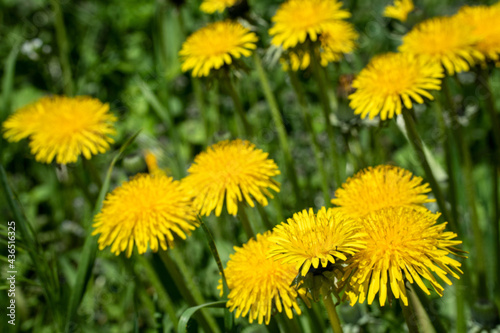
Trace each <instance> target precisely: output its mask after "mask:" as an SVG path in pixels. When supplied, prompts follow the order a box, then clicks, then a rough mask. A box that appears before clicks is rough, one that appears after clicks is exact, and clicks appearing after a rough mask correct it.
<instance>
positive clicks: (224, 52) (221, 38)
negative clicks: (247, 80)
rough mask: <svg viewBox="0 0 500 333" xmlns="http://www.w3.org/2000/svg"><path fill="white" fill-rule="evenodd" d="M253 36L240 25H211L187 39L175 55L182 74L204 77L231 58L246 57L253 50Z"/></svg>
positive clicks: (231, 60)
mask: <svg viewBox="0 0 500 333" xmlns="http://www.w3.org/2000/svg"><path fill="white" fill-rule="evenodd" d="M257 40H258V38H257V35H256V34H255V33H253V32H251V31H250V30H248V29H247V28H245V27H244V26H242V25H241V24H240V23H237V22H232V21H223V22H215V23H211V24H209V25H207V26H205V27H203V28H201V29H199V30H198V31H196V32H194V33H193V34H192V35H191V36H189V37H188V38H187V39H186V41H185V42H184V44H182V49H181V50H180V52H179V55H180V57H181V60H182V67H181V68H182V71H183V72H186V71H188V70H193V72H192V75H193V76H200V77H201V76H208V75H209V74H210V71H211V70H212V69H215V70H216V69H219V68H221V67H222V66H224V65H230V64H231V63H232V62H233V60H234V59H239V58H241V56H244V57H248V56H250V55H251V54H252V50H254V49H256V48H257V46H256V44H255V43H256V42H257Z"/></svg>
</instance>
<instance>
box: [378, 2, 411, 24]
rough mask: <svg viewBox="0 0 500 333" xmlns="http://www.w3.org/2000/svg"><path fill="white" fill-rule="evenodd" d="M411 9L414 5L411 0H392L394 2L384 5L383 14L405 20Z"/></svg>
mask: <svg viewBox="0 0 500 333" xmlns="http://www.w3.org/2000/svg"><path fill="white" fill-rule="evenodd" d="M413 9H415V6H414V5H413V1H412V0H394V4H392V5H389V6H387V7H385V9H384V16H385V17H391V18H393V19H396V20H399V21H401V22H406V19H407V18H408V14H410V13H411V12H412V11H413Z"/></svg>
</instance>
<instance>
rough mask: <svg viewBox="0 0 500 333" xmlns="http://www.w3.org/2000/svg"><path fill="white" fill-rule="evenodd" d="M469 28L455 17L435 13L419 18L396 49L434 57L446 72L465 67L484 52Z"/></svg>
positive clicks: (482, 56) (465, 68) (473, 62)
mask: <svg viewBox="0 0 500 333" xmlns="http://www.w3.org/2000/svg"><path fill="white" fill-rule="evenodd" d="M477 42H478V37H477V36H475V35H474V33H473V31H472V28H471V27H470V26H469V25H466V24H463V22H462V21H461V20H459V19H457V18H456V17H436V18H432V19H428V20H426V21H424V22H421V23H420V24H418V25H417V26H415V27H414V28H413V29H412V30H411V31H410V32H409V33H408V34H406V36H404V37H403V44H402V45H401V46H400V47H399V51H400V52H403V53H410V54H413V55H415V56H418V57H423V58H425V59H428V60H431V61H436V62H438V63H440V64H441V65H443V66H444V68H445V69H446V71H447V72H448V74H449V75H453V74H454V73H455V72H463V71H468V70H469V68H470V66H472V65H474V64H475V62H476V61H477V60H483V59H484V55H483V54H482V53H481V52H479V51H478V50H477V49H476V47H475V45H476V43H477Z"/></svg>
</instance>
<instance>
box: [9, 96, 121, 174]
mask: <svg viewBox="0 0 500 333" xmlns="http://www.w3.org/2000/svg"><path fill="white" fill-rule="evenodd" d="M115 121H116V118H115V116H114V115H113V114H112V113H110V112H109V105H108V104H103V103H101V102H100V101H99V100H98V99H95V98H91V97H88V96H78V97H66V96H50V97H43V98H41V99H40V100H38V101H37V102H35V103H33V104H30V105H27V106H25V107H23V108H21V109H19V110H18V111H16V112H15V113H14V114H12V115H11V116H10V117H9V118H8V119H7V120H6V121H5V122H4V123H3V129H4V138H6V139H7V140H8V141H11V142H17V141H20V140H22V139H24V138H29V141H30V142H29V145H30V148H31V153H32V154H33V155H34V156H35V159H36V161H38V162H42V163H51V162H52V161H53V160H55V161H56V162H57V163H60V164H67V163H74V162H76V161H77V160H78V156H80V155H83V156H84V157H85V158H86V159H90V158H91V157H92V155H96V154H99V153H104V152H106V151H107V150H108V149H109V148H110V144H111V143H113V142H114V140H113V139H112V138H111V137H110V136H111V135H114V134H115V133H116V131H115V128H114V125H113V124H114V122H115Z"/></svg>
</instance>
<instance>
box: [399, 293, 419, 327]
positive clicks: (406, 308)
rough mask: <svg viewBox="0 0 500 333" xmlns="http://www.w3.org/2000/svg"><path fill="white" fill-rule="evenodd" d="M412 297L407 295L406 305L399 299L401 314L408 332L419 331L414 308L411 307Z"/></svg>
mask: <svg viewBox="0 0 500 333" xmlns="http://www.w3.org/2000/svg"><path fill="white" fill-rule="evenodd" d="M412 303H413V302H412V299H411V298H410V297H408V305H404V303H403V301H402V300H401V298H400V299H399V304H400V305H401V309H402V310H403V316H404V317H405V322H406V325H407V326H408V331H409V332H410V333H420V330H419V329H418V320H417V315H416V314H415V309H414V308H413V304H412Z"/></svg>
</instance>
